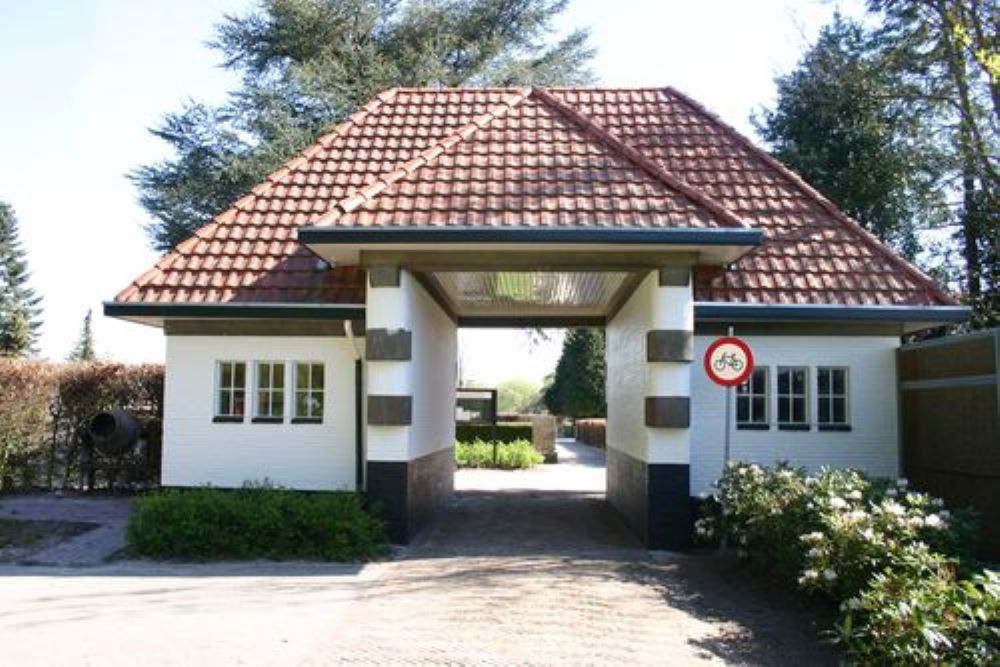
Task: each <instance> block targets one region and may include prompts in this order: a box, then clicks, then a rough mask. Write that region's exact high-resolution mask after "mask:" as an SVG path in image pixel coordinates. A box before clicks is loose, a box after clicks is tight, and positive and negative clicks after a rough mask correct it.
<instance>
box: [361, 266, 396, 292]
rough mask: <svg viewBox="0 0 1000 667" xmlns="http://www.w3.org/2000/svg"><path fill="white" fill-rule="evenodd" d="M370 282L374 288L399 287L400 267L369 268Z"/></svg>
mask: <svg viewBox="0 0 1000 667" xmlns="http://www.w3.org/2000/svg"><path fill="white" fill-rule="evenodd" d="M368 282H369V284H371V286H372V287H399V267H398V266H369V267H368Z"/></svg>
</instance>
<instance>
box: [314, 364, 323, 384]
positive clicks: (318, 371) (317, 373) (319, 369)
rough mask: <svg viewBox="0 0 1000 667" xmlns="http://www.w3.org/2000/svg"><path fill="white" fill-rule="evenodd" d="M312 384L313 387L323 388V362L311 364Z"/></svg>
mask: <svg viewBox="0 0 1000 667" xmlns="http://www.w3.org/2000/svg"><path fill="white" fill-rule="evenodd" d="M312 386H313V389H323V364H313V367H312Z"/></svg>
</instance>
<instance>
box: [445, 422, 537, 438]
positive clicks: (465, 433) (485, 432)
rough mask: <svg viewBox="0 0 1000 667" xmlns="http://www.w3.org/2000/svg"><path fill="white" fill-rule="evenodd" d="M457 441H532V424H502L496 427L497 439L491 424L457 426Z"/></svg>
mask: <svg viewBox="0 0 1000 667" xmlns="http://www.w3.org/2000/svg"><path fill="white" fill-rule="evenodd" d="M455 440H458V441H459V442H473V441H475V440H488V441H493V440H496V441H497V442H515V441H517V440H531V424H529V423H527V422H501V423H499V424H497V426H496V436H495V437H494V435H493V426H492V425H491V424H455Z"/></svg>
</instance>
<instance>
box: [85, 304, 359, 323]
mask: <svg viewBox="0 0 1000 667" xmlns="http://www.w3.org/2000/svg"><path fill="white" fill-rule="evenodd" d="M104 315H105V316H107V317H114V318H118V319H122V320H129V321H131V322H138V323H139V324H147V325H150V326H163V322H164V321H165V320H169V319H217V320H230V319H238V320H242V319H251V320H270V319H285V320H353V321H361V320H364V319H365V306H364V304H327V303H156V302H148V301H146V302H131V303H123V302H120V301H105V302H104Z"/></svg>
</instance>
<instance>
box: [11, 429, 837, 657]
mask: <svg viewBox="0 0 1000 667" xmlns="http://www.w3.org/2000/svg"><path fill="white" fill-rule="evenodd" d="M561 450H564V451H561V452H560V455H561V460H562V461H563V462H562V463H560V464H558V465H556V466H546V467H545V468H544V469H540V470H537V471H535V472H533V473H505V475H507V476H506V477H504V478H503V479H504V480H505V481H506V484H501V485H499V486H498V485H497V483H496V482H497V480H498V479H499V478H497V477H496V476H495V474H488V475H480V474H469V473H470V472H473V471H462V472H460V473H459V475H458V476H457V478H456V487H457V489H458V493H457V494H456V498H455V501H454V503H453V505H452V507H451V508H450V510H449V511H448V512H446V513H444V514H443V515H442V517H441V518H440V519H439V520H438V521H437V522H436V523H435V524H434V525H433V526H432V527H431V528H430V529H429V530H427V531H425V533H424V534H423V535H421V536H420V538H419V539H418V540H417V541H416V542H415V543H414V544H413V545H411V546H410V547H408V548H407V549H405V550H404V552H403V553H402V554H401V557H400V558H398V559H397V560H394V561H387V562H383V563H376V564H371V565H367V566H365V567H363V568H353V569H352V568H351V567H349V566H323V565H315V564H267V563H257V564H244V565H232V564H217V565H203V566H183V567H182V566H170V565H150V564H143V563H118V564H113V565H108V566H103V567H100V568H77V569H66V568H62V569H57V568H44V567H35V568H28V567H23V566H22V567H15V566H10V567H5V568H0V600H2V601H3V604H2V605H0V637H3V643H4V651H3V655H4V658H3V662H4V664H5V665H8V664H9V665H22V664H32V665H34V664H52V665H78V664H100V665H118V664H122V665H131V664H136V663H141V664H144V665H158V664H168V665H181V664H185V665H226V664H266V665H291V664H311V665H321V664H354V665H386V664H390V665H411V664H412V665H553V664H566V665H623V664H628V665H686V664H713V663H715V664H725V663H728V664H760V665H785V664H789V665H794V664H809V665H822V664H835V663H836V656H835V655H833V654H831V653H829V652H828V651H826V650H825V649H823V648H822V647H821V646H820V645H819V644H818V642H817V641H816V636H817V632H818V630H819V627H817V626H815V625H811V624H810V622H809V619H810V618H813V617H814V616H815V613H814V610H810V609H808V608H804V607H802V606H801V602H800V600H799V598H798V597H797V596H789V595H787V594H783V593H780V592H776V591H774V590H773V589H772V588H771V587H770V585H769V582H766V581H763V582H761V581H756V580H754V579H753V578H752V577H748V576H747V572H746V571H745V570H743V569H741V568H740V567H739V566H737V565H735V564H734V563H732V562H731V561H728V560H725V559H719V558H716V557H713V556H689V557H685V556H669V555H662V554H660V555H658V554H650V553H649V552H647V551H644V550H643V549H642V548H641V547H640V545H639V544H637V543H636V541H635V540H634V539H633V538H632V536H631V535H630V534H629V533H628V532H627V531H626V530H625V529H624V527H623V526H622V524H621V522H620V520H619V519H618V517H617V516H616V515H615V514H614V513H613V512H612V511H611V509H610V508H609V507H608V506H607V504H606V503H605V502H604V500H603V497H602V495H601V493H600V490H601V489H603V467H602V466H601V456H602V454H601V452H599V451H596V450H591V449H590V448H587V447H585V446H582V445H575V444H564V445H562V446H561ZM476 472H479V471H476ZM559 480H561V482H560V481H559ZM595 480H602V481H600V482H599V483H597V482H596V481H595ZM560 483H564V484H566V485H569V486H570V487H571V489H570V490H568V491H565V490H564V491H558V490H556V489H555V487H558V486H559V484H560ZM595 484H596V487H595ZM504 487H508V490H498V489H501V488H504ZM509 487H513V488H516V489H519V490H517V491H511V490H509Z"/></svg>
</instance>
